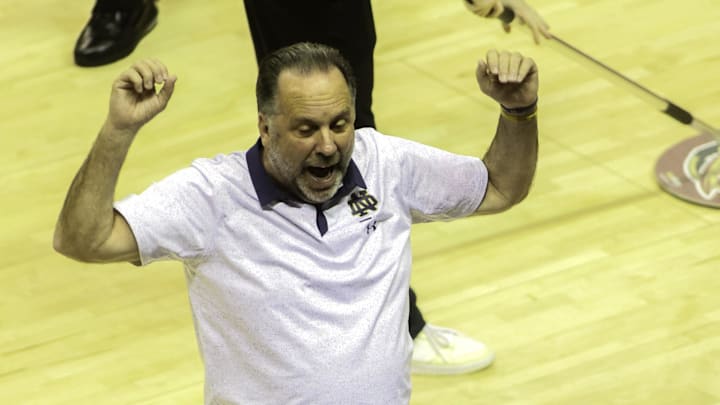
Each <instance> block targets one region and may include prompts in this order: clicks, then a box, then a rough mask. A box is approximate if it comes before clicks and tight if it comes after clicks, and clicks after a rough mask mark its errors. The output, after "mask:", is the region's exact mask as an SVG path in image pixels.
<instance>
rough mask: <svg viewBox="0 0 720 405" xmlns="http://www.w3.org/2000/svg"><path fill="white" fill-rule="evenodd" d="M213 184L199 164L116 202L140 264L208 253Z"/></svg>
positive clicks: (211, 226)
mask: <svg viewBox="0 0 720 405" xmlns="http://www.w3.org/2000/svg"><path fill="white" fill-rule="evenodd" d="M212 202H213V187H212V183H211V182H210V180H209V179H208V178H207V177H206V176H205V175H204V173H203V172H202V171H201V170H200V168H199V166H197V165H193V166H192V167H189V168H186V169H183V170H180V171H178V172H176V173H174V174H172V175H170V176H168V177H166V178H165V179H163V180H161V181H159V182H156V183H153V184H152V185H151V186H150V187H148V188H147V189H146V190H145V191H143V192H142V193H141V194H139V195H135V194H133V195H130V196H128V197H127V198H125V199H123V200H121V201H118V202H116V203H115V205H114V207H115V210H116V211H117V212H119V213H120V215H122V216H123V217H124V218H125V220H126V221H127V223H128V224H129V225H130V228H131V230H132V232H133V234H134V235H135V239H136V241H137V244H138V250H139V253H140V263H141V265H147V264H149V263H152V262H154V261H157V260H166V259H173V260H181V261H192V260H194V259H198V258H201V257H203V256H205V255H206V254H207V251H208V249H209V248H210V245H211V243H212V236H213V229H214V228H215V226H214V225H215V222H216V220H215V214H214V208H213V203H212Z"/></svg>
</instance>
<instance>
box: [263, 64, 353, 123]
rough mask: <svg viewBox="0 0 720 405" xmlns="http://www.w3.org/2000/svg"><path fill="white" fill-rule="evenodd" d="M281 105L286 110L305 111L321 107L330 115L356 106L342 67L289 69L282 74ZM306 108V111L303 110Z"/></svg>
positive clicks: (279, 81) (280, 85)
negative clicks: (340, 68) (304, 70)
mask: <svg viewBox="0 0 720 405" xmlns="http://www.w3.org/2000/svg"><path fill="white" fill-rule="evenodd" d="M277 94H278V97H277V103H278V104H277V105H278V107H279V108H280V109H281V110H284V111H285V113H290V114H291V115H295V114H301V115H303V114H305V113H308V112H309V111H306V110H307V109H308V108H310V109H312V111H315V113H317V112H318V111H317V108H319V107H320V108H321V109H322V110H325V112H326V113H329V114H337V113H340V112H342V111H344V110H349V109H352V99H351V96H350V89H349V88H348V85H347V82H346V81H345V78H344V77H343V75H342V73H341V72H340V70H338V69H337V68H335V67H333V68H331V69H330V70H328V71H323V70H316V71H312V72H307V73H306V72H300V71H297V70H285V71H283V72H282V73H281V74H280V76H279V77H278V92H277ZM303 111H304V112H303Z"/></svg>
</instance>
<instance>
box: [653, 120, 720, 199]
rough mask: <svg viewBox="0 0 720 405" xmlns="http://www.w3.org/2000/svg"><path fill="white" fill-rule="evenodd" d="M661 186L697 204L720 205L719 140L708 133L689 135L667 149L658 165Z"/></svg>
mask: <svg viewBox="0 0 720 405" xmlns="http://www.w3.org/2000/svg"><path fill="white" fill-rule="evenodd" d="M655 176H656V177H657V180H658V183H660V187H662V188H663V190H665V191H667V192H668V193H670V194H672V195H674V196H676V197H678V198H682V199H683V200H686V201H690V202H693V203H696V204H700V205H705V206H709V207H714V208H720V156H718V141H717V139H715V138H714V137H713V136H711V135H708V134H700V135H698V136H695V137H693V138H689V139H686V140H684V141H682V142H680V143H678V144H676V145H674V146H672V147H670V149H668V150H666V151H665V153H663V154H662V155H661V156H660V158H659V159H658V161H657V164H656V165H655Z"/></svg>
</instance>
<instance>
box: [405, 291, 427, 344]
mask: <svg viewBox="0 0 720 405" xmlns="http://www.w3.org/2000/svg"><path fill="white" fill-rule="evenodd" d="M409 324H410V336H412V338H413V339H415V338H416V337H417V335H419V334H420V332H421V331H422V330H423V328H424V327H425V318H423V316H422V312H420V308H418V306H417V296H416V295H415V291H413V289H412V288H410V319H409Z"/></svg>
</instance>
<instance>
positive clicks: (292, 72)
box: [277, 66, 350, 93]
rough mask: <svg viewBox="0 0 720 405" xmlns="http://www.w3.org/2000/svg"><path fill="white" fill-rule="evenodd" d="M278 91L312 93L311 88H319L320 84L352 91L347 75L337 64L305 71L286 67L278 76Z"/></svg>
mask: <svg viewBox="0 0 720 405" xmlns="http://www.w3.org/2000/svg"><path fill="white" fill-rule="evenodd" d="M277 86H278V93H281V92H285V93H287V92H292V91H301V92H303V93H311V90H314V89H317V88H318V86H326V87H330V88H332V87H335V88H336V89H338V90H339V89H343V90H346V91H348V92H349V91H350V89H349V87H348V84H347V82H346V81H345V77H344V76H343V75H342V72H340V69H338V68H337V67H335V66H331V67H328V68H327V69H325V70H324V69H320V68H318V69H313V70H311V71H307V72H303V71H300V70H299V69H293V68H290V69H285V70H283V71H282V72H280V75H279V76H278V83H277Z"/></svg>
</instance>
